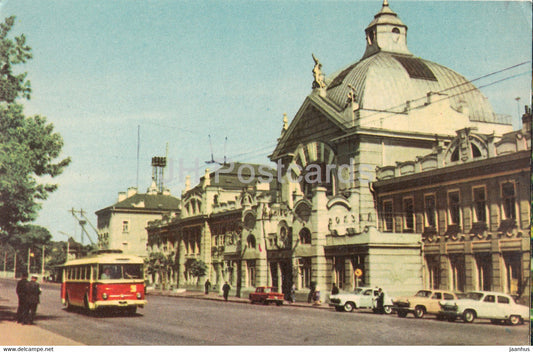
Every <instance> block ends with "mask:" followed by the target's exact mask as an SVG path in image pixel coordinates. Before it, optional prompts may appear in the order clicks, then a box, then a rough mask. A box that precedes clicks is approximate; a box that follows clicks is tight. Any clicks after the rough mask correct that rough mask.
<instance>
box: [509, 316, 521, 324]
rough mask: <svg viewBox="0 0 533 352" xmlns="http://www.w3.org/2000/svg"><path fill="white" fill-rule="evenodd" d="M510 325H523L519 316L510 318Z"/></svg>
mask: <svg viewBox="0 0 533 352" xmlns="http://www.w3.org/2000/svg"><path fill="white" fill-rule="evenodd" d="M509 324H511V325H518V324H522V318H521V317H520V316H518V315H511V316H510V317H509Z"/></svg>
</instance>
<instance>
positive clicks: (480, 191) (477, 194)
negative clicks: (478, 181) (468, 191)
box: [473, 187, 487, 222]
mask: <svg viewBox="0 0 533 352" xmlns="http://www.w3.org/2000/svg"><path fill="white" fill-rule="evenodd" d="M473 193H474V214H475V217H476V221H477V222H486V221H487V210H486V209H487V207H486V197H485V187H477V188H474V189H473Z"/></svg>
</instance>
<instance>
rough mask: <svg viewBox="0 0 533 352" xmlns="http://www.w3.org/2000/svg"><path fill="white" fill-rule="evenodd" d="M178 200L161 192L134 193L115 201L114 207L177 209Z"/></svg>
mask: <svg viewBox="0 0 533 352" xmlns="http://www.w3.org/2000/svg"><path fill="white" fill-rule="evenodd" d="M179 205H180V200H179V199H178V198H176V197H173V196H169V195H163V194H139V193H137V194H135V195H133V196H131V197H129V198H126V199H124V200H123V201H121V202H118V203H115V204H114V205H113V206H112V207H114V208H115V209H145V210H178V208H179Z"/></svg>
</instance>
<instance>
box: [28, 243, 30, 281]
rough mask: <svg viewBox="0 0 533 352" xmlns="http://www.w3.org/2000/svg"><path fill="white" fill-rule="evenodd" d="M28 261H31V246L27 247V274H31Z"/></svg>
mask: <svg viewBox="0 0 533 352" xmlns="http://www.w3.org/2000/svg"><path fill="white" fill-rule="evenodd" d="M30 263H31V248H28V275H30V274H31V271H30V267H31V266H30Z"/></svg>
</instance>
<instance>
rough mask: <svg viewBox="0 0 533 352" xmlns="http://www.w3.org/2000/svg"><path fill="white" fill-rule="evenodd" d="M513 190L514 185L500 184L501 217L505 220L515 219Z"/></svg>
mask: <svg viewBox="0 0 533 352" xmlns="http://www.w3.org/2000/svg"><path fill="white" fill-rule="evenodd" d="M515 200H516V197H515V189H514V183H512V182H506V183H503V184H502V203H503V216H504V217H505V219H516V207H515Z"/></svg>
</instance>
